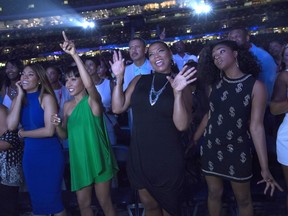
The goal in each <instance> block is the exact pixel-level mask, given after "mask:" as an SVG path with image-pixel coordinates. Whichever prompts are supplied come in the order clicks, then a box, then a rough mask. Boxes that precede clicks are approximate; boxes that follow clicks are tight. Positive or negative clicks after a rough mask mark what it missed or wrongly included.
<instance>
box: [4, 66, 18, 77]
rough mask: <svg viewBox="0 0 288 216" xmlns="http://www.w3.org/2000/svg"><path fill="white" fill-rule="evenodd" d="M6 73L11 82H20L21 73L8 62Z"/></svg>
mask: <svg viewBox="0 0 288 216" xmlns="http://www.w3.org/2000/svg"><path fill="white" fill-rule="evenodd" d="M5 72H6V75H7V77H8V79H10V80H18V78H19V72H20V71H19V69H18V68H17V67H16V66H15V65H13V64H11V63H10V62H8V63H7V64H6V67H5Z"/></svg>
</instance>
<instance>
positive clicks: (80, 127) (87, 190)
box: [51, 32, 118, 216]
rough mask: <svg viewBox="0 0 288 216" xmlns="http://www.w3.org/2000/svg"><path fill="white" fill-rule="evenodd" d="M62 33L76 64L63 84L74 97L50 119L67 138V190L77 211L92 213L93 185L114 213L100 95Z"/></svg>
mask: <svg viewBox="0 0 288 216" xmlns="http://www.w3.org/2000/svg"><path fill="white" fill-rule="evenodd" d="M63 37H64V42H63V43H62V44H60V46H61V48H62V49H63V50H64V51H65V52H66V53H68V54H70V55H71V56H72V58H73V60H74V61H75V63H76V65H77V67H72V68H70V69H69V70H67V73H66V88H67V89H68V91H69V92H70V95H71V96H73V97H74V99H73V100H70V101H68V102H66V103H65V104H64V117H63V121H61V119H60V118H59V116H58V115H57V114H55V115H53V116H52V118H51V120H52V122H53V124H55V125H56V126H57V133H58V136H59V137H61V138H63V139H65V138H67V137H68V140H69V155H70V170H71V190H72V191H76V195H77V200H78V205H79V208H80V212H81V215H85V216H90V215H91V216H92V215H93V212H92V209H91V207H90V205H91V195H92V189H93V187H94V189H95V193H96V197H97V199H98V202H99V204H100V206H101V207H102V209H103V211H104V214H105V215H109V216H114V215H116V212H115V209H114V207H113V205H112V201H111V196H110V187H111V179H112V178H113V176H114V175H115V173H116V172H117V171H118V167H117V163H116V160H115V158H114V156H113V153H112V149H111V146H110V143H109V138H108V135H107V132H106V129H105V128H106V127H105V123H104V121H103V107H102V103H101V97H100V95H99V93H98V92H97V90H96V88H95V86H94V84H93V82H92V80H91V78H90V76H89V74H88V73H87V71H86V69H85V66H84V64H83V62H82V60H81V59H80V57H79V55H78V54H77V52H76V48H75V45H74V43H73V42H72V41H70V40H68V38H67V37H66V35H65V33H64V32H63ZM61 122H62V123H61Z"/></svg>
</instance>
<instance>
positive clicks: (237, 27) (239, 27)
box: [229, 26, 249, 36]
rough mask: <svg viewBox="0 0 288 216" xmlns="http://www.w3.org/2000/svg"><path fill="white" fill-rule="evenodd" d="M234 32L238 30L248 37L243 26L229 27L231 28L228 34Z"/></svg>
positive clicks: (247, 32) (246, 30)
mask: <svg viewBox="0 0 288 216" xmlns="http://www.w3.org/2000/svg"><path fill="white" fill-rule="evenodd" d="M234 30H240V31H242V32H243V34H244V35H245V36H247V35H249V31H248V29H247V28H246V27H244V26H233V27H231V28H230V29H229V33H230V32H231V31H234Z"/></svg>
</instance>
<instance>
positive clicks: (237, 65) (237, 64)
mask: <svg viewBox="0 0 288 216" xmlns="http://www.w3.org/2000/svg"><path fill="white" fill-rule="evenodd" d="M235 64H236V67H237V68H239V63H238V59H237V57H236V62H235Z"/></svg>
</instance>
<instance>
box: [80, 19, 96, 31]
mask: <svg viewBox="0 0 288 216" xmlns="http://www.w3.org/2000/svg"><path fill="white" fill-rule="evenodd" d="M82 27H83V28H84V29H87V28H94V27H95V23H94V22H88V21H84V22H83V23H82Z"/></svg>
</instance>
